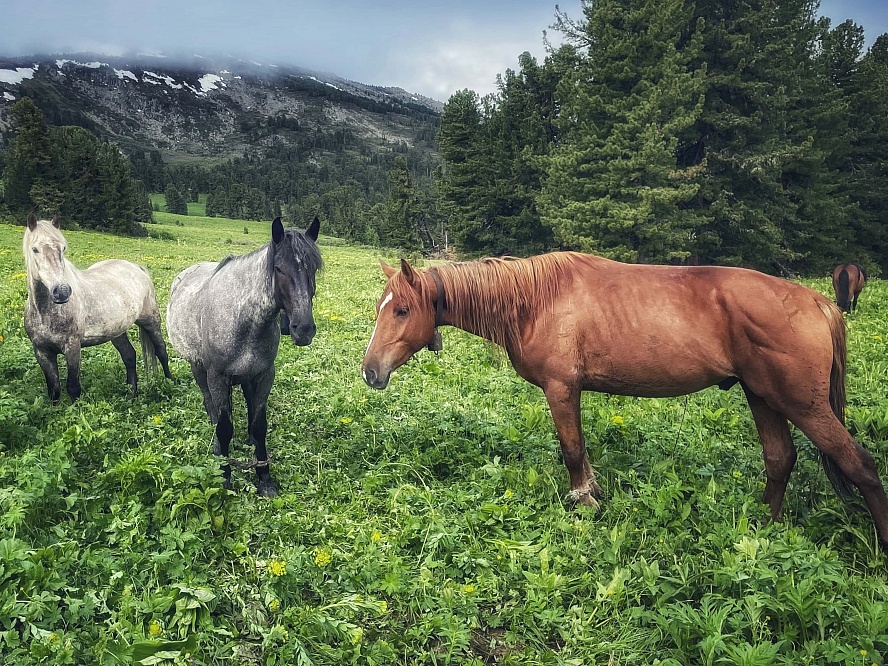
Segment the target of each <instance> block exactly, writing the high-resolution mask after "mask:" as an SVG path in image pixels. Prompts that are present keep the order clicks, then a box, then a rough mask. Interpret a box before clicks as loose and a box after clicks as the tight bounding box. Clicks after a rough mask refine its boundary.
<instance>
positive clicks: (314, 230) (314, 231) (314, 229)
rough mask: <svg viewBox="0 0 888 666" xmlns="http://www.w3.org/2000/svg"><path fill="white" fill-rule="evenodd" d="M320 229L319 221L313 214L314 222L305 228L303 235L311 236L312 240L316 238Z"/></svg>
mask: <svg viewBox="0 0 888 666" xmlns="http://www.w3.org/2000/svg"><path fill="white" fill-rule="evenodd" d="M320 230H321V221H320V220H319V219H318V216H317V215H315V219H314V222H312V223H311V225H310V226H309V227H308V229H306V230H305V235H306V236H308V237H309V238H311V239H312V240H313V241H317V240H318V232H319V231H320Z"/></svg>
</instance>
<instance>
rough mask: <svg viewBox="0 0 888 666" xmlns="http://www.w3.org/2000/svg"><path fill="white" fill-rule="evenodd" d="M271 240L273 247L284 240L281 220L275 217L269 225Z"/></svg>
mask: <svg viewBox="0 0 888 666" xmlns="http://www.w3.org/2000/svg"><path fill="white" fill-rule="evenodd" d="M271 240H273V241H274V243H275V245H277V244H278V243H280V242H281V241H282V240H284V225H283V224H281V218H279V217H276V218H274V220H273V221H272V223H271Z"/></svg>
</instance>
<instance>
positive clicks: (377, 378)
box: [361, 368, 391, 390]
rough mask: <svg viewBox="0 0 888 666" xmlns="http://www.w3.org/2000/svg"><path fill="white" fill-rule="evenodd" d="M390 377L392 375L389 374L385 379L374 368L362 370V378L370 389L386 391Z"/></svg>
mask: <svg viewBox="0 0 888 666" xmlns="http://www.w3.org/2000/svg"><path fill="white" fill-rule="evenodd" d="M390 376H391V373H388V374H386V375H385V376H384V377H383V376H381V375H380V374H379V373H378V372H376V370H374V369H373V368H361V377H363V378H364V381H365V382H366V383H367V386H369V387H370V388H375V389H380V390H382V389H384V388H385V387H386V386H388V383H389V377H390Z"/></svg>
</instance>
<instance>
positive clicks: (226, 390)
mask: <svg viewBox="0 0 888 666" xmlns="http://www.w3.org/2000/svg"><path fill="white" fill-rule="evenodd" d="M205 375H206V383H207V388H208V389H209V395H210V401H211V402H212V406H213V408H214V412H213V413H215V414H216V419H217V420H216V434H215V437H214V439H213V453H216V452H217V448H218V455H220V456H222V457H224V458H225V459H226V462H225V463H224V464H223V465H222V475H223V476H224V477H225V482H224V484H223V485H224V486H225V487H226V488H228V489H229V490H230V489H231V487H232V486H231V465H230V464H229V463H228V460H227V459H228V452H229V445H230V444H231V438H232V437H233V436H234V424H233V423H232V422H231V384H230V383H229V379H228V377H226V376H225V375H220V374H219V373H217V372H213V371H212V370H210V371H207V372H206V373H205ZM205 402H206V396H205ZM213 413H211V414H210V420H212V419H213Z"/></svg>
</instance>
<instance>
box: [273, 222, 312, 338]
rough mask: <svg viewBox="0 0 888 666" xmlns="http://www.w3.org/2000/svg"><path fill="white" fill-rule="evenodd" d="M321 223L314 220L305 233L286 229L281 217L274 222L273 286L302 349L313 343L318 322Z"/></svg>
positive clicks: (291, 330) (291, 335)
mask: <svg viewBox="0 0 888 666" xmlns="http://www.w3.org/2000/svg"><path fill="white" fill-rule="evenodd" d="M320 227H321V222H320V220H318V218H315V219H314V222H312V223H311V226H309V227H308V229H306V230H305V232H304V233H303V232H301V231H297V230H296V229H284V225H283V224H281V218H279V217H276V218H275V219H274V221H273V222H272V223H271V241H272V242H271V247H270V252H271V254H272V260H271V261H270V262H269V264H270V268H271V270H273V272H274V276H273V278H272V284H273V285H274V286H273V289H274V300H275V303H276V304H277V306H278V307H279V308H281V310H283V311H284V313H285V314H286V315H287V318H288V319H289V322H290V327H289V329H290V330H289V333H290V337H291V338H292V339H293V343H294V344H296V345H299V346H305V345H309V344H311V341H312V339H313V338H314V336H315V331H316V330H317V329H316V328H315V322H314V316H313V315H312V311H311V305H312V299H313V298H314V295H315V275H316V273H317V272H318V270H319V269H320V267H321V264H322V262H321V253H320V252H319V251H318V247H317V245H316V244H315V241H317V239H318V231H319V230H320Z"/></svg>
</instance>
